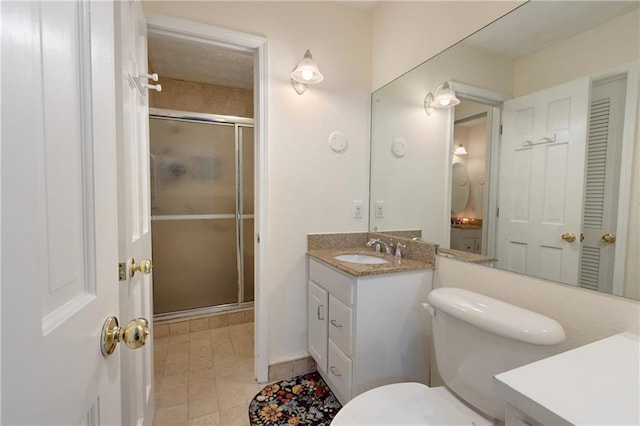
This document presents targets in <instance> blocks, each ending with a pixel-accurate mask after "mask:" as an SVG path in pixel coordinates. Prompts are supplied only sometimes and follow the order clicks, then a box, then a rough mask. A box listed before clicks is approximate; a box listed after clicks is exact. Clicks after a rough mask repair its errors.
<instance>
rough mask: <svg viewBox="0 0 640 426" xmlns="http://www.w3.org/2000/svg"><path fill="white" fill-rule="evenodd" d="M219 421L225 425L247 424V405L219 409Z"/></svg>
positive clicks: (240, 425) (238, 425) (239, 425)
mask: <svg viewBox="0 0 640 426" xmlns="http://www.w3.org/2000/svg"><path fill="white" fill-rule="evenodd" d="M220 423H221V424H223V425H225V426H249V407H248V405H247V404H241V405H237V406H235V407H230V408H225V409H223V410H220Z"/></svg>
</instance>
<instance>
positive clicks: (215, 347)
mask: <svg viewBox="0 0 640 426" xmlns="http://www.w3.org/2000/svg"><path fill="white" fill-rule="evenodd" d="M211 349H212V351H213V353H214V354H215V353H216V352H227V353H233V342H232V341H231V339H224V340H219V341H217V342H215V343H212V344H211Z"/></svg>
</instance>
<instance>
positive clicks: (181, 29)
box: [146, 14, 269, 383]
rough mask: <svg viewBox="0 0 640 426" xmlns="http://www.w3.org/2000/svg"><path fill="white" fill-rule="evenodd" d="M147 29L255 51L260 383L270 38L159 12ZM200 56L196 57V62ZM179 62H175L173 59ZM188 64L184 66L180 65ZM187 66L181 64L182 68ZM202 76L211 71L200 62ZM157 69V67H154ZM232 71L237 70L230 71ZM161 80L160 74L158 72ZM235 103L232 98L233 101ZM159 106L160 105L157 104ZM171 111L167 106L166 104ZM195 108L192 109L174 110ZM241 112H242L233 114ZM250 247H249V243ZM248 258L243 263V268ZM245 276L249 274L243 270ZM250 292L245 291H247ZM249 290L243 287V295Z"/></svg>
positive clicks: (264, 358)
mask: <svg viewBox="0 0 640 426" xmlns="http://www.w3.org/2000/svg"><path fill="white" fill-rule="evenodd" d="M146 18H147V31H148V35H149V37H150V38H153V37H160V38H164V39H168V40H170V41H173V42H182V43H188V44H191V45H192V46H195V47H197V49H198V52H201V51H206V50H209V49H213V48H223V49H226V50H227V51H231V52H236V53H238V52H239V53H245V54H250V55H252V56H251V57H252V70H253V89H254V90H253V96H252V100H253V105H252V107H251V111H252V117H253V119H254V132H255V133H254V168H253V171H254V197H253V202H254V218H253V220H254V232H253V233H252V234H251V235H249V233H245V235H244V236H243V239H248V238H251V240H252V241H253V242H254V244H255V247H254V250H253V254H254V260H253V268H254V271H255V272H254V273H253V277H254V285H253V290H254V310H255V315H254V317H255V369H254V370H255V377H256V379H257V380H258V381H259V382H260V383H264V382H266V381H267V379H268V352H269V344H268V298H267V288H266V286H265V285H264V283H265V281H266V271H267V253H266V247H267V238H268V235H267V232H266V227H267V205H266V201H267V179H266V175H267V135H268V129H267V121H266V117H267V82H268V78H267V55H266V50H267V40H266V39H264V38H262V37H258V36H253V35H249V34H244V33H239V32H236V31H231V30H226V29H222V28H217V27H212V26H209V25H205V24H200V23H197V22H191V21H185V20H182V19H178V18H171V17H167V16H161V15H153V14H150V15H147V17H146ZM200 58H201V56H200V55H192V56H191V59H192V60H191V61H190V62H192V63H197V62H198V60H199V59H200ZM196 59H198V60H196ZM174 62H175V61H174ZM182 65H184V64H182ZM183 68H184V67H178V69H183ZM195 70H199V71H200V72H202V73H203V74H209V71H210V70H209V69H208V68H206V67H203V66H200V67H198V66H196V67H195ZM152 71H153V70H152ZM227 72H228V74H234V72H233V70H229V69H227ZM160 77H161V78H162V75H160ZM201 99H206V100H220V97H215V96H204V97H203V98H201ZM230 103H231V104H233V102H230ZM156 107H162V106H159V105H156ZM164 108H165V109H167V108H166V107H164ZM170 109H180V110H185V109H186V110H190V109H191V110H192V108H183V107H179V108H175V107H173V108H170ZM233 115H242V114H233ZM245 247H246V245H245ZM246 265H247V262H245V266H246ZM244 273H245V275H246V274H247V273H248V272H247V271H244ZM245 290H246V289H245ZM247 293H248V292H247V291H245V294H247Z"/></svg>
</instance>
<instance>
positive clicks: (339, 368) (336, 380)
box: [326, 340, 352, 405]
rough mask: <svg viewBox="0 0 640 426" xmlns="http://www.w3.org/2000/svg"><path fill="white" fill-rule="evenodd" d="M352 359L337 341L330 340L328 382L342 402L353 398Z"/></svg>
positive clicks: (344, 402)
mask: <svg viewBox="0 0 640 426" xmlns="http://www.w3.org/2000/svg"><path fill="white" fill-rule="evenodd" d="M351 372H352V361H351V358H349V357H348V356H347V355H345V353H344V352H342V351H341V350H340V348H339V347H338V346H336V344H335V343H333V342H332V341H331V340H329V371H328V372H327V374H326V376H327V384H328V385H329V387H330V388H331V390H332V391H333V393H334V394H335V395H336V397H337V398H338V401H340V403H341V404H343V405H344V404H346V403H347V402H349V400H351V393H352V389H351V380H352V378H351Z"/></svg>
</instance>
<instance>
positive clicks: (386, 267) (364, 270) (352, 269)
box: [307, 247, 435, 277]
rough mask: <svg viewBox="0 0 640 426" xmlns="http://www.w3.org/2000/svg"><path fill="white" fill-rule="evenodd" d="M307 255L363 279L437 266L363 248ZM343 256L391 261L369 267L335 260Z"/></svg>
mask: <svg viewBox="0 0 640 426" xmlns="http://www.w3.org/2000/svg"><path fill="white" fill-rule="evenodd" d="M307 254H308V255H309V256H310V257H312V258H314V259H316V260H319V261H320V262H322V263H325V264H327V265H329V266H332V267H334V268H336V269H339V270H340V271H342V272H344V273H347V274H349V275H351V276H354V277H363V276H368V275H379V274H390V273H395V272H409V271H420V270H424V269H434V268H435V264H433V263H427V262H422V261H419V260H414V259H408V258H402V259H400V260H397V259H396V258H395V256H392V255H388V254H384V253H376V252H375V251H374V250H373V249H366V248H362V247H343V248H322V249H313V250H307ZM341 254H367V255H370V256H377V257H381V258H383V259H386V260H388V261H389V263H382V264H375V265H368V264H360V263H351V262H342V261H339V260H336V259H334V257H335V256H339V255H341Z"/></svg>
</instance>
